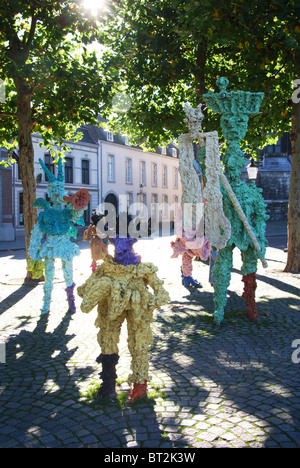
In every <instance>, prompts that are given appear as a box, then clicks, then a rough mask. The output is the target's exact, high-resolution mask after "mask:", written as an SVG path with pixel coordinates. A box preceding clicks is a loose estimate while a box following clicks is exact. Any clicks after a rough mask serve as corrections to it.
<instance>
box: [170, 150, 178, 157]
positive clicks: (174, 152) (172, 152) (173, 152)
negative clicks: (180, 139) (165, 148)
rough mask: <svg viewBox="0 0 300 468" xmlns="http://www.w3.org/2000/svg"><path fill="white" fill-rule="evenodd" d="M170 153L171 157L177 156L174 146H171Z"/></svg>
mask: <svg viewBox="0 0 300 468" xmlns="http://www.w3.org/2000/svg"><path fill="white" fill-rule="evenodd" d="M171 154H172V157H173V158H177V149H176V148H171Z"/></svg>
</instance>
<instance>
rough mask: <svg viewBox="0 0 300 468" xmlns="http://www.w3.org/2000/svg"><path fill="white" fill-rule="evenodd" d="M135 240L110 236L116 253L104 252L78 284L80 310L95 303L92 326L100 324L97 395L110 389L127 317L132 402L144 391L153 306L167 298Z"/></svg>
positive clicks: (112, 389)
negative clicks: (95, 316)
mask: <svg viewBox="0 0 300 468" xmlns="http://www.w3.org/2000/svg"><path fill="white" fill-rule="evenodd" d="M136 241H137V240H136V239H133V238H131V237H126V238H122V237H119V236H118V234H117V235H116V237H115V238H113V239H111V242H112V243H113V244H114V245H115V257H114V258H113V257H111V256H110V255H103V262H102V263H101V265H99V266H98V267H97V270H96V272H95V273H93V274H92V275H91V277H90V278H89V279H88V280H87V281H86V282H85V283H84V284H83V285H82V286H80V287H79V288H78V290H77V291H78V295H79V296H80V297H82V299H83V301H82V304H81V310H82V312H84V313H88V312H90V311H91V310H92V309H93V308H94V307H95V306H98V317H97V320H96V322H95V326H96V327H99V328H100V330H99V333H98V343H99V345H100V347H101V354H100V356H99V357H98V358H97V362H99V363H101V364H102V372H101V373H100V377H101V379H102V385H101V387H100V390H99V395H98V396H99V397H100V398H108V397H110V396H111V395H113V394H114V393H115V380H116V377H117V375H116V365H117V363H118V359H119V349H118V343H119V338H120V331H121V326H122V324H123V322H124V320H125V319H126V321H127V329H128V348H129V351H130V354H131V358H132V362H131V370H132V375H131V376H130V377H129V383H130V384H133V388H132V390H131V393H130V401H131V402H132V401H134V400H135V399H136V398H139V397H144V396H146V391H147V381H148V380H149V375H148V371H149V356H148V351H149V347H150V345H151V344H152V342H153V336H152V331H151V326H150V325H151V322H152V320H153V311H154V310H155V309H157V308H159V307H161V306H162V305H163V304H165V303H167V302H168V301H169V300H170V297H169V294H168V293H167V292H166V290H165V289H164V287H163V281H162V280H160V279H159V278H158V277H157V274H156V273H157V270H158V269H157V267H156V266H154V265H153V264H152V263H141V262H140V258H139V257H138V256H137V255H136V254H135V253H134V251H133V250H132V246H133V244H134V243H135V242H136ZM148 286H150V288H151V289H152V291H151V290H150V289H148Z"/></svg>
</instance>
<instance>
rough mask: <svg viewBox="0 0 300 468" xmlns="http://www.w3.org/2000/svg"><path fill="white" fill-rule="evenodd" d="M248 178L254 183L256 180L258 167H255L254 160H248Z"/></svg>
mask: <svg viewBox="0 0 300 468" xmlns="http://www.w3.org/2000/svg"><path fill="white" fill-rule="evenodd" d="M247 172H248V178H249V180H253V181H254V182H255V181H256V179H257V172H258V166H256V165H255V162H254V159H253V158H251V159H250V164H248V166H247Z"/></svg>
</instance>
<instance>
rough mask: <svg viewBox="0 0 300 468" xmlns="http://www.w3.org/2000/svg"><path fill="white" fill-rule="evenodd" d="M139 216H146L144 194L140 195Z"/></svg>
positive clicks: (145, 198)
mask: <svg viewBox="0 0 300 468" xmlns="http://www.w3.org/2000/svg"><path fill="white" fill-rule="evenodd" d="M139 197H140V200H139V201H140V210H139V211H140V216H142V217H145V216H147V197H146V194H145V193H140V194H139Z"/></svg>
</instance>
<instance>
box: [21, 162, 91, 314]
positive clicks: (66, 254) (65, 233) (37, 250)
mask: <svg viewBox="0 0 300 468" xmlns="http://www.w3.org/2000/svg"><path fill="white" fill-rule="evenodd" d="M39 161H40V164H41V166H42V168H43V170H44V172H45V174H46V175H47V177H48V180H49V184H48V196H49V198H50V202H51V204H50V203H49V202H48V201H46V200H44V199H43V198H37V199H36V201H35V202H34V206H35V207H36V208H41V209H43V211H41V212H40V213H39V215H38V219H37V223H36V224H35V226H34V228H33V230H32V233H31V239H30V245H29V250H28V253H29V255H30V258H31V262H32V266H33V267H34V265H35V262H39V261H44V264H45V283H44V299H43V307H42V309H41V312H42V314H45V313H47V312H49V310H50V303H51V293H52V289H53V280H54V272H55V259H56V258H60V259H61V262H62V270H63V274H64V279H65V283H66V286H67V288H66V292H67V299H68V304H69V310H70V311H71V312H75V310H76V309H75V298H74V287H75V283H74V282H73V258H74V256H76V255H79V254H80V250H79V247H78V245H76V244H75V243H73V242H71V240H70V236H74V235H75V233H76V228H75V226H74V224H75V223H76V224H84V223H83V219H82V215H83V212H84V209H85V206H86V205H87V204H88V201H89V194H88V192H87V190H86V189H81V190H80V191H78V192H77V194H75V195H74V196H73V197H69V196H68V195H67V193H66V192H65V188H64V176H63V168H62V161H61V158H59V161H58V175H57V178H56V177H55V176H54V175H53V174H52V173H51V172H50V171H49V169H48V168H47V166H45V164H44V163H43V161H42V160H41V159H40V160H39ZM33 275H34V273H33Z"/></svg>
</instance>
